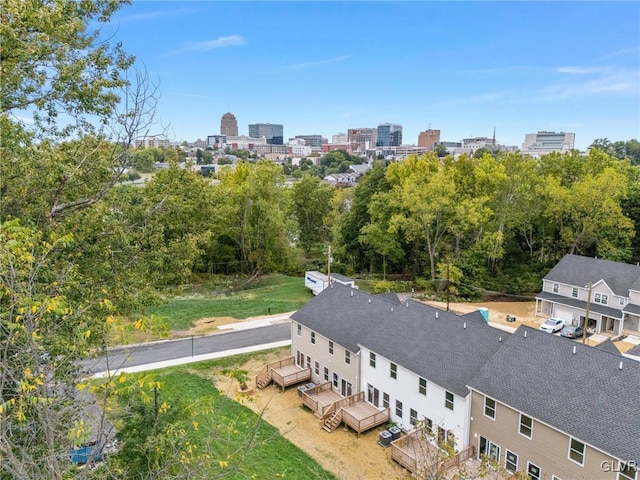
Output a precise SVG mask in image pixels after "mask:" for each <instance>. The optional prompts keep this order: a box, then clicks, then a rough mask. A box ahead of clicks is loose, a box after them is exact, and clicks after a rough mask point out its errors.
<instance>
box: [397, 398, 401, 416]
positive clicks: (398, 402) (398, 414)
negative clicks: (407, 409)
mask: <svg viewBox="0 0 640 480" xmlns="http://www.w3.org/2000/svg"><path fill="white" fill-rule="evenodd" d="M396 415H397V416H398V417H400V418H402V402H401V401H400V400H396Z"/></svg>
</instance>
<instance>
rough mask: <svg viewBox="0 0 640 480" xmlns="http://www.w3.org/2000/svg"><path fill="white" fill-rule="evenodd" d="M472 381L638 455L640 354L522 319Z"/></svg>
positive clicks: (606, 445)
mask: <svg viewBox="0 0 640 480" xmlns="http://www.w3.org/2000/svg"><path fill="white" fill-rule="evenodd" d="M525 333H526V335H527V336H526V337H525ZM574 347H575V349H576V353H575V354H573V348H574ZM620 362H622V369H620V368H619V365H620ZM469 386H470V387H471V388H473V389H475V390H478V391H479V392H482V393H483V394H486V395H488V396H490V397H492V398H494V399H495V400H497V401H499V402H501V403H504V404H506V405H509V406H511V407H513V408H515V409H516V410H518V411H520V412H523V413H525V414H526V415H529V416H531V417H533V418H534V419H537V420H539V421H541V422H544V423H546V424H548V425H550V426H552V427H554V428H556V429H558V430H560V431H563V432H565V433H566V434H568V435H571V436H573V437H575V438H577V439H579V440H581V441H583V442H585V443H588V444H590V445H592V446H594V447H596V448H598V449H600V450H602V451H604V452H606V453H608V454H610V455H612V456H614V457H617V458H620V459H625V460H634V461H639V462H640V410H639V406H640V404H639V403H638V399H640V362H634V361H633V360H629V359H625V358H622V357H621V356H620V355H619V354H612V353H609V352H607V351H605V350H601V349H598V348H593V347H590V346H587V345H583V344H580V343H577V342H572V341H569V340H567V339H564V338H562V337H558V336H555V335H549V334H548V333H545V332H541V331H539V330H534V329H532V328H530V327H526V326H524V325H521V326H520V327H519V328H518V330H517V331H516V332H515V333H514V334H513V335H511V336H510V337H509V338H508V339H507V340H506V342H504V344H503V346H502V348H501V349H499V350H498V351H497V352H496V353H495V354H494V355H493V357H492V358H491V360H489V361H488V362H487V363H486V364H485V365H484V366H483V367H482V368H481V369H480V371H479V372H478V374H477V375H476V376H475V378H473V379H472V380H471V382H470V383H469ZM534 428H535V427H534ZM534 435H535V433H534Z"/></svg>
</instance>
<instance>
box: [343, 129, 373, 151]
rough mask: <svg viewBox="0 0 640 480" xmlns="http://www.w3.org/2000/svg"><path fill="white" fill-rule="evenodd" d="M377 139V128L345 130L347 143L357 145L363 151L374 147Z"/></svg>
mask: <svg viewBox="0 0 640 480" xmlns="http://www.w3.org/2000/svg"><path fill="white" fill-rule="evenodd" d="M377 138H378V129H377V128H350V129H348V130H347V143H359V144H360V145H361V148H362V149H364V150H367V149H369V148H372V147H375V145H376V139H377Z"/></svg>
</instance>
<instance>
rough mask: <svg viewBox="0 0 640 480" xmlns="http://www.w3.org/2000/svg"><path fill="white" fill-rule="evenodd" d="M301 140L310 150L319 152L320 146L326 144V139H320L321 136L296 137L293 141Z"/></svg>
mask: <svg viewBox="0 0 640 480" xmlns="http://www.w3.org/2000/svg"><path fill="white" fill-rule="evenodd" d="M298 138H301V139H302V140H304V141H305V144H306V145H307V146H308V147H311V149H312V150H317V151H320V150H322V144H323V143H327V142H326V139H325V138H323V137H322V135H296V136H295V137H294V139H298Z"/></svg>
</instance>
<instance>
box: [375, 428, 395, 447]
mask: <svg viewBox="0 0 640 480" xmlns="http://www.w3.org/2000/svg"><path fill="white" fill-rule="evenodd" d="M391 438H392V435H391V433H389V431H388V430H383V431H381V432H380V438H379V439H378V444H379V445H380V446H381V447H384V448H387V447H388V446H389V445H391Z"/></svg>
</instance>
